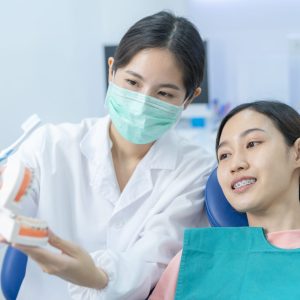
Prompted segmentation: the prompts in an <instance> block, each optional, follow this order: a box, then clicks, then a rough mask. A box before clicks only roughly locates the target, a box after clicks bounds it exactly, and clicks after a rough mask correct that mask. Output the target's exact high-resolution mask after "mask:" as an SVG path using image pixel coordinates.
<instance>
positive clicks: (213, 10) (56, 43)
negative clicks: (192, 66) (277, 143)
mask: <svg viewBox="0 0 300 300" xmlns="http://www.w3.org/2000/svg"><path fill="white" fill-rule="evenodd" d="M162 9H166V10H171V11H173V12H175V13H176V14H179V15H183V16H186V17H188V18H190V19H191V20H192V21H193V22H194V23H195V24H196V25H197V27H198V29H199V31H200V33H201V35H202V37H203V39H204V40H205V41H206V47H207V48H206V56H207V83H208V91H207V95H208V96H207V102H208V103H207V104H198V105H192V106H191V107H190V108H189V109H188V111H187V112H185V113H184V114H183V121H182V123H181V124H180V123H179V124H178V128H179V130H181V131H183V132H184V134H185V135H186V136H189V137H190V138H192V139H194V141H195V142H196V143H202V144H203V143H206V144H207V145H204V146H206V147H207V148H208V149H213V144H212V143H213V138H211V139H210V137H213V132H212V131H213V130H214V129H215V128H216V126H217V123H218V121H219V120H220V118H221V117H222V116H223V115H224V113H226V111H227V110H228V109H230V108H232V107H234V106H236V105H237V104H239V103H242V102H245V101H251V100H256V99H271V98H272V99H277V100H280V101H283V102H286V103H288V104H290V105H292V106H293V107H294V108H296V109H298V110H300V17H299V16H300V1H298V0H285V1H282V0H152V1H147V0H126V1H123V0H119V1H116V0H107V1H102V0H89V1H81V0H43V1H40V0H27V1H24V0H23V1H22V0H10V1H4V0H0V132H1V134H0V149H2V148H5V147H6V146H8V145H9V144H10V143H11V142H12V141H14V140H15V139H16V138H17V137H18V136H19V135H20V134H21V129H20V125H21V123H22V122H23V121H25V119H26V118H27V117H29V116H30V115H31V114H33V113H37V114H38V115H39V116H40V118H41V119H42V122H43V123H46V122H53V123H59V122H79V121H80V120H81V119H82V118H86V117H99V116H103V115H105V114H106V111H105V108H104V103H103V101H104V98H105V92H106V76H107V74H106V71H105V64H106V61H105V58H104V48H105V46H114V45H116V44H117V42H118V41H119V40H120V38H121V37H122V35H123V34H124V33H125V31H126V30H127V28H129V26H130V25H131V24H133V23H134V22H135V21H136V20H138V19H140V18H142V17H143V16H146V15H149V14H152V13H155V12H157V11H159V10H162ZM191 120H196V121H197V120H198V121H199V120H200V121H201V122H190V121H191ZM186 121H187V122H186ZM212 123H214V124H213V126H212ZM186 124H188V125H186ZM191 132H192V133H193V134H190V133H191ZM204 136H206V138H201V137H204ZM2 252H3V250H2Z"/></svg>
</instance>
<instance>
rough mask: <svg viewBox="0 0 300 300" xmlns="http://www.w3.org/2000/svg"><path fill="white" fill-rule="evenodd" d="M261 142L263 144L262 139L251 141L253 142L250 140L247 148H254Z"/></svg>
mask: <svg viewBox="0 0 300 300" xmlns="http://www.w3.org/2000/svg"><path fill="white" fill-rule="evenodd" d="M259 144H261V142H260V141H251V142H249V143H248V144H247V148H253V147H255V146H257V145H259Z"/></svg>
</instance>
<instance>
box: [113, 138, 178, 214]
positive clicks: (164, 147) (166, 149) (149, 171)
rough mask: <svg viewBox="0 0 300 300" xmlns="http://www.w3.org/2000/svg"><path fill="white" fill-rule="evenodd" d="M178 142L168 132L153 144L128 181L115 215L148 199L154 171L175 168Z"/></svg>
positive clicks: (153, 183)
mask: <svg viewBox="0 0 300 300" xmlns="http://www.w3.org/2000/svg"><path fill="white" fill-rule="evenodd" d="M178 142H179V141H178V138H177V136H176V135H175V134H174V133H173V132H169V133H167V134H165V135H164V136H163V137H161V138H160V139H159V140H158V141H156V142H155V143H154V145H153V146H152V147H151V149H150V150H149V152H148V153H147V154H146V156H145V157H144V158H143V159H142V160H141V161H140V163H139V164H138V166H137V167H136V169H135V171H134V173H133V174H132V176H131V178H130V180H129V181H128V183H127V185H126V187H125V189H124V190H123V192H122V194H121V197H120V200H119V201H118V205H117V206H116V208H115V213H117V212H118V211H120V210H122V209H124V208H126V207H128V206H130V205H132V204H136V202H137V201H139V200H141V201H145V200H146V199H148V198H149V197H150V194H151V192H152V190H153V187H154V185H155V176H154V174H153V173H154V171H157V170H173V169H174V168H175V167H176V164H177V160H178V152H177V151H178V150H177V147H176V145H177V143H178ZM170 149H171V150H170ZM147 194H148V195H147Z"/></svg>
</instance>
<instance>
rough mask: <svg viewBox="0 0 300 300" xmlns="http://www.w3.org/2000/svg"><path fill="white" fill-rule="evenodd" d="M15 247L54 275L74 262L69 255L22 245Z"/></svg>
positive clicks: (15, 245)
mask: <svg viewBox="0 0 300 300" xmlns="http://www.w3.org/2000/svg"><path fill="white" fill-rule="evenodd" d="M13 247H15V248H17V249H19V250H20V251H22V252H23V253H25V254H27V255H28V256H29V257H30V258H32V259H33V260H34V261H35V262H37V263H38V264H39V265H40V267H41V268H42V270H43V271H44V272H46V273H48V274H52V275H56V274H59V273H60V272H61V271H62V270H63V269H64V268H65V266H66V265H68V264H69V263H71V260H72V258H70V257H68V256H67V255H62V254H59V253H53V252H51V251H49V250H47V249H44V248H39V247H30V246H24V245H20V244H13Z"/></svg>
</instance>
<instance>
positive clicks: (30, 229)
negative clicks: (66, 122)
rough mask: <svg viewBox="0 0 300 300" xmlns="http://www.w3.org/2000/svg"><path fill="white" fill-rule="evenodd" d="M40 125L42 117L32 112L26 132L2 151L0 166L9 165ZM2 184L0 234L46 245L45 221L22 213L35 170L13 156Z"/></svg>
mask: <svg viewBox="0 0 300 300" xmlns="http://www.w3.org/2000/svg"><path fill="white" fill-rule="evenodd" d="M39 124H40V118H39V117H38V116H37V115H32V116H31V117H30V118H28V119H27V120H26V121H25V122H24V123H23V124H22V126H21V128H22V129H23V134H22V135H21V136H20V137H19V138H18V139H17V140H16V141H15V142H14V143H13V144H12V145H10V146H9V147H7V148H6V149H4V150H2V151H0V165H1V164H6V163H7V161H8V160H7V159H8V157H10V156H11V155H12V154H13V153H14V152H15V151H16V150H17V149H18V147H19V146H20V144H21V143H22V142H23V141H24V140H25V139H26V138H27V137H28V136H29V135H30V134H31V133H32V132H33V130H34V129H35V128H36V127H37V126H38V125H39ZM0 176H1V177H2V186H1V187H0V234H1V235H2V236H3V237H4V238H5V239H6V240H7V241H8V242H10V243H18V244H23V245H29V246H43V245H45V244H47V242H48V227H47V224H46V222H44V221H42V220H37V219H33V218H27V217H24V216H19V215H18V214H19V213H21V204H22V202H23V201H26V197H25V196H26V194H27V193H28V192H29V191H30V189H31V183H32V180H33V177H34V173H33V171H32V170H30V169H29V168H27V167H25V165H24V164H23V163H22V162H21V161H20V160H18V159H11V160H9V161H8V163H7V164H6V166H5V169H4V171H3V174H2V175H1V174H0Z"/></svg>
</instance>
